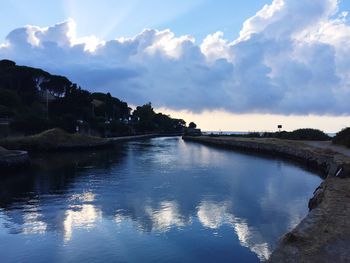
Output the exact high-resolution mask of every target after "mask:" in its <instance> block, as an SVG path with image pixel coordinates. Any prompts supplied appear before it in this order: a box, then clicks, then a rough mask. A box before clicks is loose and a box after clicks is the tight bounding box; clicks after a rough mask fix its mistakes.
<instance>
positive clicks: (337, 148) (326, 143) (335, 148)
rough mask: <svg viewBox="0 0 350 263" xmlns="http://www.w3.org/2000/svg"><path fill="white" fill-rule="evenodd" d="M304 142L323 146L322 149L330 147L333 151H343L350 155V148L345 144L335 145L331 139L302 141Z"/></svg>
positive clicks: (318, 146)
mask: <svg viewBox="0 0 350 263" xmlns="http://www.w3.org/2000/svg"><path fill="white" fill-rule="evenodd" d="M302 142H303V143H304V144H307V145H310V146H313V147H317V148H322V149H328V150H331V151H333V152H337V153H341V154H344V155H346V156H349V157H350V149H349V148H346V147H345V146H339V145H334V144H332V142H331V141H302Z"/></svg>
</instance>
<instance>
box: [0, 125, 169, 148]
mask: <svg viewBox="0 0 350 263" xmlns="http://www.w3.org/2000/svg"><path fill="white" fill-rule="evenodd" d="M157 136H162V135H159V134H156V133H154V134H145V135H134V136H124V137H114V138H100V137H95V136H88V135H82V134H70V133H67V132H65V131H63V130H61V129H51V130H47V131H45V132H42V133H40V134H36V135H32V136H26V137H17V138H7V139H2V140H0V145H1V146H3V147H5V148H6V149H9V150H25V151H29V152H45V151H46V152H55V151H71V150H84V149H96V148H107V147H113V145H114V144H116V143H119V142H125V141H131V140H141V139H147V138H153V137H157Z"/></svg>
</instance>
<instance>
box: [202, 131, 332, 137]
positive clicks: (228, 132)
mask: <svg viewBox="0 0 350 263" xmlns="http://www.w3.org/2000/svg"><path fill="white" fill-rule="evenodd" d="M252 132H257V131H203V134H206V135H208V134H215V135H219V134H220V135H231V134H235V135H244V134H249V133H252ZM264 132H265V131H258V133H264ZM326 134H328V136H330V137H334V136H335V135H336V133H334V132H326Z"/></svg>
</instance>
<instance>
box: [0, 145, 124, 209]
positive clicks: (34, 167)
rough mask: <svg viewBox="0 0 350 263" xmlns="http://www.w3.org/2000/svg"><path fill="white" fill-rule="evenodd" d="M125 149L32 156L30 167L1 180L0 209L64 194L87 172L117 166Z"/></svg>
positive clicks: (3, 176)
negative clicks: (20, 201) (21, 202)
mask: <svg viewBox="0 0 350 263" xmlns="http://www.w3.org/2000/svg"><path fill="white" fill-rule="evenodd" d="M125 151H126V145H125V144H119V145H116V146H115V147H114V148H113V149H105V150H101V149H100V150H93V151H86V150H85V151H73V152H64V153H62V152H59V153H33V154H31V156H30V158H31V167H29V168H28V169H26V170H20V171H18V172H5V173H4V174H2V175H1V177H0V207H2V208H6V207H8V206H9V205H11V202H12V201H18V199H21V198H22V199H23V198H24V199H26V198H25V197H27V198H31V197H33V196H37V195H41V194H55V193H63V192H64V191H65V190H66V189H68V188H69V186H70V184H71V183H72V182H74V180H75V178H76V177H77V176H84V173H83V172H82V171H84V169H93V168H99V169H105V170H106V173H108V170H109V169H111V167H112V166H116V165H118V163H121V162H122V161H123V158H124V157H125V155H126V152H125Z"/></svg>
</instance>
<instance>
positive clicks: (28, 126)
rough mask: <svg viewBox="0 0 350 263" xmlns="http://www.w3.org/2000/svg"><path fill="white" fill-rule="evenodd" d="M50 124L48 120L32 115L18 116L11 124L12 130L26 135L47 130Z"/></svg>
mask: <svg viewBox="0 0 350 263" xmlns="http://www.w3.org/2000/svg"><path fill="white" fill-rule="evenodd" d="M49 127H50V123H49V121H48V120H47V119H45V118H43V117H40V116H37V115H35V114H32V113H26V114H22V115H19V116H17V117H16V118H15V119H14V121H13V122H12V123H11V128H12V129H14V130H16V131H19V132H22V133H24V134H25V135H30V134H36V133H39V132H42V131H44V130H47V129H48V128H49Z"/></svg>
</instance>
